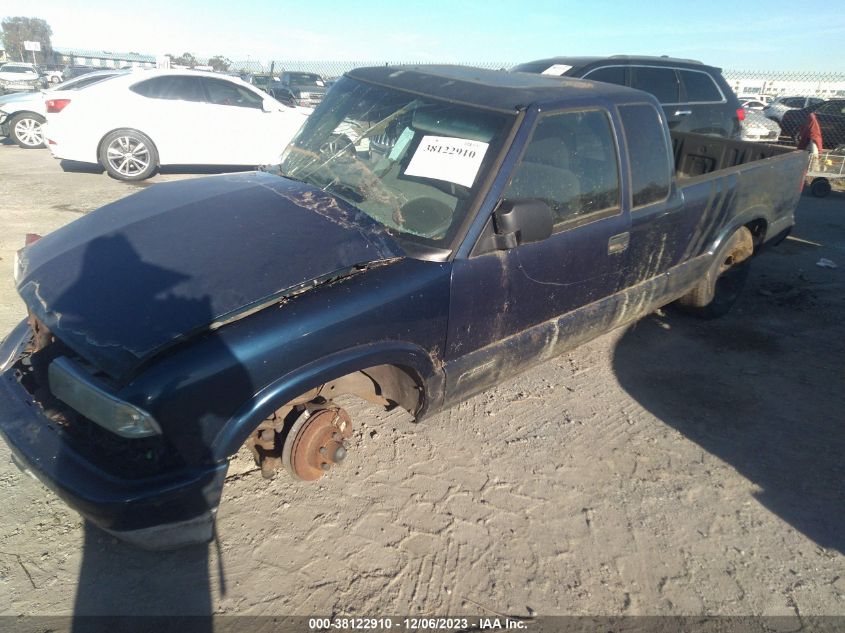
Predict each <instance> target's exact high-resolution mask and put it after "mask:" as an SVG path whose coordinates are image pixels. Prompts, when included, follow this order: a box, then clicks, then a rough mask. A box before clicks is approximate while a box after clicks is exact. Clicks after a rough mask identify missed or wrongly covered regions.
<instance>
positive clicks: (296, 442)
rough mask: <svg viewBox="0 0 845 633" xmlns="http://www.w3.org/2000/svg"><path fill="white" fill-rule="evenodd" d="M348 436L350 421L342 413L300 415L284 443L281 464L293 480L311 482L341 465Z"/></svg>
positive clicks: (350, 434)
mask: <svg viewBox="0 0 845 633" xmlns="http://www.w3.org/2000/svg"><path fill="white" fill-rule="evenodd" d="M351 436H352V420H351V419H350V417H349V414H348V413H347V412H346V411H344V410H343V409H340V408H331V409H318V410H316V411H313V412H311V414H310V415H308V414H305V415H302V416H301V417H300V418H299V419H298V420H297V421H296V422H295V423H294V425H293V426H292V427H291V429H290V431H289V432H288V435H287V438H286V439H285V444H284V447H283V448H282V463H283V464H284V465H285V468H286V469H287V470H288V472H289V473H290V474H291V475H293V476H294V477H296V478H297V479H302V480H305V481H314V480H316V479H319V478H320V477H322V476H323V475H325V474H326V473H327V472H328V471H329V470H331V468H332V466H335V465H337V464H340V463H341V462H343V460H344V459H345V458H346V451H347V447H348V445H349V444H348V442H347V440H348V439H349V438H350V437H351Z"/></svg>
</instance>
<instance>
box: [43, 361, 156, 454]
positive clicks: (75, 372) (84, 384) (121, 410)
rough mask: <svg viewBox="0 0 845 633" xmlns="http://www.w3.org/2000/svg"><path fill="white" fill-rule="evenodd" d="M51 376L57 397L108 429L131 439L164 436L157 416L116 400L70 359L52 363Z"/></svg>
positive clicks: (49, 376)
mask: <svg viewBox="0 0 845 633" xmlns="http://www.w3.org/2000/svg"><path fill="white" fill-rule="evenodd" d="M47 376H48V379H49V382H50V391H51V392H52V394H53V395H54V396H55V397H56V398H58V399H59V400H61V401H62V402H64V403H65V404H66V405H68V406H69V407H70V408H71V409H73V410H75V411H77V412H78V413H80V414H82V415H84V416H85V417H86V418H88V419H89V420H91V421H92V422H95V423H97V424H99V425H100V426H101V427H103V428H104V429H107V430H109V431H111V432H112V433H116V434H117V435H120V436H122V437H128V438H138V437H148V436H150V435H161V427H160V426H159V425H158V422H156V421H155V419H154V418H153V416H151V415H150V414H149V413H147V412H146V411H144V410H142V409H139V408H138V407H136V406H135V405H133V404H129V403H128V402H124V401H123V400H120V399H119V398H116V397H115V396H114V395H112V394H111V393H109V392H108V391H107V390H106V388H105V387H103V386H101V385H99V384H98V383H97V381H96V379H95V378H93V377H92V376H90V375H89V374H88V373H87V372H85V371H84V370H83V369H82V368H81V367H79V366H78V365H77V364H76V363H74V362H73V361H72V360H70V359H69V358H67V357H65V356H60V357H59V358H57V359H55V360H54V361H53V362H52V363H50V367H49V369H48V370H47Z"/></svg>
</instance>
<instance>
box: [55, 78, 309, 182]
mask: <svg viewBox="0 0 845 633" xmlns="http://www.w3.org/2000/svg"><path fill="white" fill-rule="evenodd" d="M311 112H312V110H311V109H310V108H299V107H288V106H285V105H283V104H281V103H279V102H278V101H276V100H275V99H273V98H272V97H270V96H269V95H267V94H266V93H264V92H261V91H260V90H258V89H256V88H253V87H252V86H250V85H249V84H247V83H246V82H243V81H241V80H240V79H237V78H234V77H229V76H225V75H218V74H214V73H210V72H198V71H191V70H181V71H179V70H148V71H147V70H145V71H138V72H133V73H130V74H128V75H125V76H122V77H116V78H113V79H110V80H109V81H104V82H102V83H98V84H94V85H93V86H91V87H89V88H88V89H86V90H83V91H80V92H79V93H77V94H74V95H72V96H70V98H62V97H57V98H53V99H49V100H48V101H47V125H46V127H45V130H46V131H45V137H46V139H47V147H49V148H50V151H51V152H52V153H53V156H55V157H56V158H61V159H66V160H73V161H80V162H85V163H99V164H100V165H102V166H103V167H104V168H105V169H106V170H107V171H108V172H109V174H110V175H111V176H112V177H114V178H117V179H120V180H143V179H145V178H148V177H149V176H151V175H152V174H153V173H154V172H155V170H156V169H157V168H158V167H160V166H161V165H249V166H254V165H263V164H272V163H276V162H278V160H279V156H280V154H281V152H282V150H283V149H284V148H285V146H287V144H288V142H289V141H290V140H291V138H293V136H294V134H296V132H297V131H298V130H299V128H300V127H301V126H302V124H303V123H304V122H305V119H306V118H307V117H308V115H309V114H310V113H311Z"/></svg>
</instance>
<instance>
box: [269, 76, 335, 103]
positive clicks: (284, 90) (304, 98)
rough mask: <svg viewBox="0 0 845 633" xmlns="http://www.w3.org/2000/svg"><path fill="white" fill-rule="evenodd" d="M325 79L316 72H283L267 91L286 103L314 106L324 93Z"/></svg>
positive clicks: (325, 89) (325, 87) (325, 88)
mask: <svg viewBox="0 0 845 633" xmlns="http://www.w3.org/2000/svg"><path fill="white" fill-rule="evenodd" d="M327 90H328V87H327V86H326V82H325V80H324V79H323V78H322V77H321V76H320V75H318V74H316V73H300V72H283V73H282V74H281V76H280V77H279V82H273V83H272V84H271V86H270V89H269V90H268V92H269V93H270V94H271V95H272V96H273V97H275V98H276V99H278V100H279V101H281V102H282V103H285V104H287V105H292V106H293V105H298V106H305V107H312V108H313V107H315V106H317V105H319V104H320V102H321V101H322V100H323V97H324V96H325V95H326V91H327Z"/></svg>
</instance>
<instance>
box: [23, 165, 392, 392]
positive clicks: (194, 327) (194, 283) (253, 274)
mask: <svg viewBox="0 0 845 633" xmlns="http://www.w3.org/2000/svg"><path fill="white" fill-rule="evenodd" d="M400 256H402V251H401V248H400V247H399V246H398V245H397V244H396V242H395V241H394V240H393V239H392V238H391V237H390V236H389V235H388V234H387V233H386V232H385V231H384V230H383V229H382V228H381V227H380V226H379V225H378V224H376V223H375V222H373V221H372V220H371V219H370V218H368V217H367V216H366V215H364V214H362V213H361V212H360V211H358V210H356V209H355V208H354V207H352V206H350V205H348V204H346V203H345V202H343V201H341V200H338V199H337V198H335V197H333V196H331V195H329V194H327V193H324V192H322V191H320V190H319V189H315V188H313V187H310V186H308V185H305V184H302V183H298V182H294V181H291V180H287V179H284V178H280V177H278V176H274V175H271V174H267V173H263V172H250V173H244V174H235V175H221V176H212V177H207V178H199V179H192V180H183V181H179V182H173V183H165V184H159V185H155V186H153V187H150V188H149V189H146V190H144V191H142V192H139V193H137V194H135V195H132V196H129V197H127V198H124V199H122V200H119V201H117V202H114V203H112V204H110V205H107V206H105V207H103V208H101V209H98V210H97V211H94V212H92V213H90V214H88V215H86V216H84V217H82V218H80V219H78V220H76V221H75V222H72V223H71V224H69V225H67V226H65V227H63V228H61V229H59V230H58V231H55V232H54V233H51V234H49V235H47V236H45V237H43V238H42V239H40V240H39V241H38V242H36V243H34V244H32V245H31V246H29V247H27V248H26V249H25V250H24V251H23V253H22V255H21V266H20V269H19V270H20V274H19V277H18V292H19V293H20V295H21V296H22V297H23V299H24V301H25V302H26V304H27V306H28V307H29V308H30V309H31V310H32V312H33V313H34V314H35V315H36V316H37V317H38V318H39V319H40V320H41V321H42V322H43V323H44V324H45V325H46V326H47V327H48V328H49V329H50V330H51V331H52V332H53V333H54V334H55V335H56V336H57V337H58V338H59V339H60V340H62V341H63V342H64V343H65V344H67V345H68V346H69V347H71V348H72V349H73V350H75V351H76V352H77V353H78V354H80V355H81V356H82V357H83V358H86V359H87V360H88V361H90V362H91V363H93V364H94V365H96V366H97V367H99V368H100V369H102V370H103V371H105V372H106V373H108V374H110V375H112V376H113V377H115V378H118V379H120V378H125V377H126V376H127V375H128V374H130V373H131V372H132V370H133V369H135V368H136V367H137V366H138V365H139V364H140V363H142V362H144V361H145V360H146V359H148V358H149V357H151V356H153V355H154V354H155V353H156V352H157V351H159V350H160V349H162V348H163V347H166V346H168V345H170V344H172V343H174V342H176V341H178V340H180V339H183V338H185V337H188V336H190V335H192V334H194V333H196V332H199V331H203V330H205V329H207V328H208V327H209V326H210V325H211V324H213V323H215V322H219V321H221V320H227V319H231V318H236V317H237V316H238V315H239V314H240V313H243V312H245V311H249V310H251V309H255V308H256V307H260V306H262V305H263V304H265V303H267V302H272V301H273V300H275V299H278V298H281V297H284V296H285V295H286V294H290V293H291V292H292V291H295V290H296V289H297V288H299V287H302V286H303V285H306V284H309V282H311V281H313V280H324V279H327V278H332V277H334V276H339V275H343V274H346V272H348V271H349V270H350V269H353V268H354V267H355V266H356V265H361V264H368V263H372V262H377V261H384V260H387V259H393V258H395V257H400Z"/></svg>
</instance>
